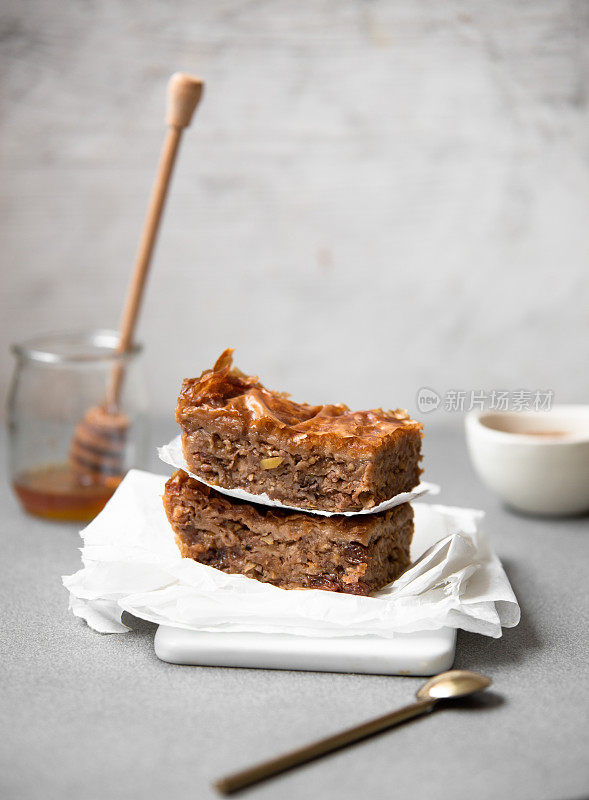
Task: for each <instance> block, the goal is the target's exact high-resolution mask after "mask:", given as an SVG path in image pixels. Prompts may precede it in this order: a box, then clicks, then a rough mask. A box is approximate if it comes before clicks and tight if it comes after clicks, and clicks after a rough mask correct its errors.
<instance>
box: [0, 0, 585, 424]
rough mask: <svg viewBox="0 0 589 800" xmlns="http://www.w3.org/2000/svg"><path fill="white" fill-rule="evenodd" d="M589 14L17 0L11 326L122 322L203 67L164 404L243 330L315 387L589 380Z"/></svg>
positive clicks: (485, 7)
mask: <svg viewBox="0 0 589 800" xmlns="http://www.w3.org/2000/svg"><path fill="white" fill-rule="evenodd" d="M588 8H589V4H587V3H585V2H580V3H566V2H558V3H555V2H552V0H545V1H541V0H531V1H528V2H513V0H512V1H511V2H503V1H502V0H499V1H497V0H495V2H491V1H490V0H489V2H445V3H437V2H433V1H431V2H424V1H423V0H422V1H421V2H419V1H418V2H409V0H402V1H401V0H399V2H385V1H384V0H373V1H372V2H358V1H357V0H355V1H353V2H347V3H342V2H337V1H336V0H314V1H313V2H299V0H276V1H275V2H255V1H253V0H252V1H250V2H248V0H218V1H217V2H200V1H198V2H195V0H173V1H172V2H155V0H143V2H136V1H135V0H133V2H128V1H125V0H101V2H64V0H30V1H29V2H19V1H18V0H5V2H4V3H3V6H2V11H1V17H0V24H1V48H2V51H1V52H2V56H1V70H0V77H1V81H2V95H3V98H2V121H1V146H2V166H1V169H2V180H1V189H0V191H1V193H2V208H3V213H2V218H1V225H2V232H1V234H2V248H1V257H2V282H3V292H2V295H3V304H4V310H3V313H2V315H1V319H0V326H1V333H2V340H3V341H4V342H5V343H6V342H7V340H10V339H18V338H21V337H24V336H27V335H29V334H31V333H34V332H37V331H43V330H47V329H53V328H60V327H64V326H67V327H79V326H85V325H92V326H105V325H109V326H113V325H116V324H117V322H118V316H119V309H120V305H121V298H122V294H123V291H124V289H125V287H126V282H127V277H128V275H129V271H130V267H131V264H132V261H133V256H134V251H135V246H136V241H137V238H138V234H139V229H140V225H141V222H142V218H143V213H144V210H145V205H146V198H147V195H148V191H149V189H150V186H151V181H152V177H153V172H154V167H155V164H156V161H157V157H158V152H159V148H160V144H161V141H162V133H163V124H162V115H163V99H164V91H165V84H166V80H167V77H168V76H169V74H170V73H171V72H173V71H175V70H177V69H184V70H188V71H193V72H196V73H198V74H200V75H202V76H203V77H204V78H205V80H206V82H207V90H206V96H205V99H204V101H203V103H202V105H201V108H200V110H199V113H198V118H197V120H196V122H195V124H194V125H193V127H192V128H191V129H190V130H189V133H188V135H187V136H186V139H185V141H184V144H183V148H182V152H181V156H180V162H179V165H178V170H177V174H176V176H175V180H174V183H173V187H172V195H171V198H170V203H169V206H168V209H167V213H166V216H165V220H164V228H163V231H162V236H161V238H160V241H159V246H158V249H157V254H156V258H155V262H154V269H153V275H152V279H151V282H150V285H149V292H148V297H147V302H146V305H145V308H144V313H143V316H142V320H141V333H140V338H141V339H142V340H143V341H144V342H145V344H146V346H147V351H146V365H147V367H148V370H149V375H150V385H151V394H152V401H153V406H154V408H155V409H156V410H157V411H158V412H159V413H169V412H170V410H171V407H172V405H173V403H174V400H175V396H176V393H177V389H178V385H179V382H180V379H181V378H182V377H183V376H184V375H188V374H195V373H198V372H199V371H200V370H201V369H202V368H203V367H205V366H208V365H209V364H210V363H211V361H212V359H213V358H214V357H215V356H216V355H217V354H218V352H219V351H220V350H221V349H222V348H224V347H225V346H227V345H233V346H235V347H237V348H238V357H239V363H240V364H241V365H242V366H243V368H245V369H248V370H252V371H257V372H258V373H259V374H260V375H261V376H262V377H263V378H265V379H266V380H267V382H268V383H269V384H271V385H274V386H276V387H280V388H284V389H290V390H291V391H292V393H294V394H295V396H298V397H299V398H300V399H309V400H314V401H316V400H335V401H337V400H344V401H347V402H348V403H350V404H353V405H380V404H383V405H385V406H391V405H392V406H397V405H402V406H409V407H414V405H415V404H414V396H415V391H416V389H417V388H418V387H419V386H421V385H423V384H427V385H429V386H433V387H434V388H436V389H438V390H439V391H444V390H446V389H448V388H452V387H454V388H492V387H495V388H503V389H510V388H522V387H526V388H529V389H536V388H552V389H554V391H555V392H556V397H557V399H558V400H562V401H571V400H578V401H583V400H585V401H586V400H587V394H588V390H589V374H588V373H589V370H588V369H587V362H588V359H587V338H588V337H587V333H588V329H589V317H588V313H587V312H588V308H587V306H588V303H587V286H588V278H587V272H588V256H589V237H588V235H587V225H588V220H589V191H588V190H589V158H588V156H589V146H588V132H589V122H588V115H587V87H588V83H589V76H588V51H587V45H588V41H589V39H588V35H587V34H588V31H589V24H588V21H589V15H588ZM0 358H1V362H2V363H1V381H2V387H0V388H2V390H5V385H6V383H7V380H8V374H9V372H10V367H11V364H10V356H9V354H8V352H7V349H6V347H5V346H4V345H3V347H2V349H1V355H0ZM441 416H443V415H441ZM433 417H434V415H432V421H433ZM440 418H441V417H440V415H438V417H437V419H438V420H440Z"/></svg>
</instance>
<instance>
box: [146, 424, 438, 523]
mask: <svg viewBox="0 0 589 800" xmlns="http://www.w3.org/2000/svg"><path fill="white" fill-rule="evenodd" d="M157 452H158V455H159V457H160V458H161V460H162V461H163V462H164V463H165V464H169V465H170V466H171V467H174V469H183V470H184V472H187V473H188V474H189V475H190V476H191V477H192V478H195V479H196V480H197V481H200V482H201V483H204V484H206V486H210V487H211V488H212V489H215V490H216V491H217V492H221V494H226V495H227V496H228V497H235V498H236V499H237V500H247V501H248V503H261V504H262V505H264V506H274V507H276V508H289V509H290V510H291V511H305V512H306V513H307V514H319V515H320V516H322V517H331V516H333V515H334V514H336V513H337V514H338V515H340V516H344V517H354V516H356V515H357V514H377V513H378V512H379V511H386V510H387V509H389V508H394V507H395V506H400V505H402V504H403V503H410V502H411V501H412V500H416V499H417V498H418V497H422V496H423V495H424V494H428V493H429V494H438V493H439V491H440V487H439V486H436V484H435V483H420V484H419V486H416V487H415V489H413V490H412V491H410V492H403V493H402V494H396V495H395V496H394V497H391V498H390V500H385V501H384V502H382V503H380V504H379V505H377V506H374V508H365V509H364V510H363V511H338V512H334V511H320V510H318V509H310V508H300V507H299V506H288V505H286V504H285V503H281V502H280V501H279V500H272V499H270V498H269V497H268V495H267V494H266V493H265V492H262V493H261V494H252V493H251V492H246V491H245V489H225V488H224V487H223V486H217V485H216V484H214V483H208V481H205V480H204V479H203V478H201V477H200V476H199V475H196V474H195V473H194V472H191V471H190V470H189V469H188V465H187V463H186V459H185V458H184V453H183V452H182V438H181V437H180V436H176V438H175V439H172V441H171V442H169V443H168V444H165V445H163V447H158V449H157Z"/></svg>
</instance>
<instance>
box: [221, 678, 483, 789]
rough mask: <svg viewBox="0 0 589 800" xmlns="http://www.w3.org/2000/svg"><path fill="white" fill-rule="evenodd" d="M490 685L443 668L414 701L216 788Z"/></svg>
mask: <svg viewBox="0 0 589 800" xmlns="http://www.w3.org/2000/svg"><path fill="white" fill-rule="evenodd" d="M490 685H491V679H490V678H487V677H485V675H481V674H479V673H478V672H468V671H467V670H459V669H455V670H451V671H450V672H442V673H440V674H439V675H436V676H435V677H434V678H431V679H430V680H429V681H428V682H427V683H424V684H423V686H422V687H421V689H419V690H418V692H417V702H416V703H412V704H411V705H409V706H405V708H400V709H398V710H397V711H393V712H391V713H389V714H384V716H382V717H377V718H376V719H372V720H370V721H369V722H363V723H362V724H361V725H356V726H355V727H353V728H348V729H347V730H345V731H342V732H341V733H336V734H334V735H333V736H328V737H327V738H326V739H321V740H320V741H318V742H313V743H312V744H307V745H305V746H304V747H301V748H299V749H298V750H292V751H291V752H290V753H285V754H284V755H283V756H278V758H272V759H270V761H264V762H263V763H262V764H258V765H257V766H255V767H250V768H249V769H244V770H242V771H241V772H235V773H234V774H233V775H228V776H226V777H225V778H220V779H219V780H218V781H216V782H215V788H216V789H217V790H218V791H219V792H221V794H232V793H233V792H237V791H239V790H240V789H244V788H245V787H246V786H251V785H252V784H253V783H258V781H262V780H265V779H266V778H270V777H272V776H273V775H278V773H280V772H284V771H285V770H287V769H291V767H296V766H298V765H299V764H305V763H306V762H307V761H311V760H312V759H315V758H318V756H322V755H325V754H326V753H331V752H333V751H334V750H339V749H340V748H341V747H345V746H346V745H348V744H352V743H353V742H357V741H359V740H360V739H365V738H366V737H367V736H372V734H374V733H380V731H384V730H386V729H387V728H392V727H393V725H398V724H399V723H400V722H405V721H406V720H408V719H411V718H412V717H417V716H419V714H424V713H425V712H426V711H430V710H432V709H433V708H434V707H435V705H436V703H437V702H438V700H450V699H455V698H458V697H466V696H467V695H469V694H473V693H474V692H479V691H480V690H481V689H486V688H487V687H488V686H490Z"/></svg>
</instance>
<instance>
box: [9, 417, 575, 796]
mask: <svg viewBox="0 0 589 800" xmlns="http://www.w3.org/2000/svg"><path fill="white" fill-rule="evenodd" d="M171 430H172V429H171V427H170V432H171ZM162 466H163V465H162ZM154 467H155V463H154ZM157 471H159V472H165V471H166V470H165V469H158V470H157ZM426 473H427V478H428V479H429V480H432V481H436V482H439V483H440V484H442V486H443V492H442V495H441V496H440V498H439V502H444V503H446V504H448V505H463V506H469V507H475V508H482V509H485V510H486V511H487V519H486V523H485V527H486V530H487V532H488V534H489V535H490V537H491V539H492V541H493V544H494V546H495V549H496V551H497V552H498V554H499V556H500V557H501V558H502V560H503V563H504V565H505V568H506V571H507V573H508V575H509V577H510V579H511V581H512V584H513V587H514V589H515V592H516V594H517V596H518V598H519V601H520V604H521V607H522V621H521V623H520V625H519V626H518V627H517V628H514V629H511V630H506V631H505V632H504V635H503V638H501V639H499V640H495V639H488V638H485V637H482V636H476V635H473V634H466V633H463V632H461V633H459V638H458V650H457V657H456V667H461V668H469V669H476V670H481V671H483V672H485V673H487V674H488V675H490V676H491V677H492V678H493V682H494V686H493V691H492V692H489V693H488V694H485V695H481V698H480V700H479V701H478V702H474V701H470V702H467V701H465V702H464V703H463V704H462V705H461V706H460V707H452V708H447V709H444V710H440V711H438V712H436V713H435V714H433V715H431V716H430V717H427V718H422V719H420V720H417V721H415V722H412V723H409V724H407V725H405V726H404V727H402V728H398V729H397V730H393V731H389V732H387V733H384V734H382V735H380V736H378V737H376V738H373V739H371V740H368V741H365V742H363V743H361V744H359V745H356V746H354V747H353V748H349V749H347V750H345V751H341V752H339V753H337V754H335V755H332V756H329V757H327V758H324V759H322V760H321V761H317V762H315V763H313V764H310V765H308V766H306V767H304V768H301V769H299V770H297V771H294V772H291V773H289V774H287V775H284V776H282V777H280V778H278V779H276V780H274V781H270V782H268V783H266V784H265V785H262V786H259V787H257V788H252V789H250V790H248V792H247V794H244V796H247V797H251V798H256V799H257V798H260V800H261V799H262V798H276V797H280V798H281V800H290V798H293V799H294V798H303V797H317V798H322V799H323V798H325V799H326V800H327V799H328V798H334V800H335V799H336V798H337V800H348V799H349V800H358V798H374V800H380V798H383V800H384V799H385V798H386V800H393V798H396V797H399V798H404V799H405V800H422V799H423V800H431V798H446V797H448V798H450V797H451V798H452V800H473V798H477V800H486V798H516V799H517V800H525V799H527V798H530V800H531V799H532V798H533V800H544V799H546V800H557V799H560V800H565V799H566V798H581V797H586V796H587V795H588V794H589V766H588V754H589V741H588V740H589V737H588V728H589V726H588V724H587V723H588V715H587V699H588V693H587V678H588V668H587V655H588V653H587V639H586V632H587V606H588V604H587V596H588V590H587V567H588V565H589V561H588V554H589V520H588V518H583V519H570V520H559V521H545V520H544V521H542V520H537V519H532V518H527V517H523V516H517V515H515V514H512V513H509V512H507V511H506V510H504V509H503V508H502V507H501V505H500V504H499V502H498V501H497V500H496V499H495V498H494V497H493V496H492V495H491V494H490V493H489V492H488V491H487V490H486V489H484V488H483V487H482V486H481V484H480V483H479V482H478V480H477V479H476V478H475V476H474V475H473V473H472V470H471V468H470V465H469V463H468V459H467V455H466V451H465V446H464V442H463V439H462V436H461V433H460V432H459V431H450V430H448V431H446V430H433V431H430V432H429V435H428V436H427V437H426ZM0 487H1V491H2V492H3V498H2V499H3V509H4V513H3V515H2V542H3V554H4V557H3V559H2V560H3V567H4V577H3V579H2V581H1V582H0V592H1V593H2V601H1V602H2V613H3V624H2V628H1V632H0V636H1V638H2V652H3V655H2V673H3V675H2V680H1V681H0V692H1V701H0V707H1V716H0V719H1V727H2V736H1V737H0V754H1V756H0V758H1V763H0V767H1V775H0V790H1V794H2V797H4V798H41V797H42V798H60V800H69V798H76V800H85V799H86V798H100V799H101V800H104V799H105V798H119V797H120V798H126V799H127V800H133V799H134V798H142V800H145V798H155V797H157V798H159V797H174V798H176V797H177V798H198V799H199V800H200V799H201V798H207V797H215V796H216V794H215V792H214V791H213V790H212V788H211V785H210V784H211V780H212V779H213V778H215V777H217V776H219V775H221V774H224V773H226V772H227V771H228V770H229V771H232V770H234V769H237V768H240V767H243V766H246V765H250V764H251V763H252V762H255V761H258V760H259V759H263V758H267V757H270V756H272V755H276V754H278V753H281V752H282V751H283V750H285V749H288V748H292V747H294V746H298V745H300V744H302V743H304V742H307V741H309V740H311V739H314V738H316V737H320V736H323V735H326V734H328V733H331V732H334V731H337V730H339V729H340V728H342V727H345V726H349V725H352V724H354V723H356V722H360V721H361V720H364V719H367V718H369V717H371V716H374V715H377V714H380V713H383V712H384V711H385V710H389V709H392V708H394V707H395V706H398V705H401V704H404V703H405V702H407V701H409V700H410V699H411V697H412V695H413V693H414V692H415V690H416V689H417V688H418V686H419V685H420V684H421V682H422V681H421V680H419V679H413V678H396V677H393V678H391V677H381V676H364V675H340V674H326V673H311V672H281V671H272V670H245V669H228V668H211V667H203V668H199V667H179V666H173V665H169V664H165V663H162V662H160V661H158V659H157V658H156V657H155V655H154V652H153V632H154V626H152V625H150V624H147V623H142V622H139V621H138V622H137V623H136V628H137V629H136V631H135V632H133V633H129V634H121V635H100V634H97V633H95V632H94V631H92V630H90V629H89V628H88V627H86V625H85V624H84V623H83V622H81V621H80V620H78V619H76V618H74V617H73V616H72V615H71V614H70V613H69V612H68V608H67V594H66V591H65V590H64V588H63V587H62V585H61V578H60V576H61V575H63V574H69V573H72V572H74V571H75V570H76V569H78V567H79V564H80V557H79V551H78V547H79V545H80V541H79V538H78V534H77V529H76V528H75V527H74V526H68V525H62V524H57V523H48V522H44V521H42V520H39V519H34V518H32V517H27V516H25V515H24V514H23V513H22V512H21V511H20V509H19V508H18V506H17V503H16V500H15V499H14V497H13V496H12V494H11V492H10V490H9V488H8V482H7V479H6V477H3V479H2V480H1V481H0Z"/></svg>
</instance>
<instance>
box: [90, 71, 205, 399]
mask: <svg viewBox="0 0 589 800" xmlns="http://www.w3.org/2000/svg"><path fill="white" fill-rule="evenodd" d="M203 86H204V84H203V81H201V80H200V79H199V78H195V77H194V76H193V75H187V74H186V73H184V72H176V73H175V74H174V75H172V77H171V78H170V80H169V81H168V90H167V112H166V123H167V125H168V131H167V133H166V138H165V141H164V146H163V149H162V154H161V157H160V163H159V166H158V170H157V174H156V179H155V183H154V185H153V189H152V192H151V198H150V201H149V206H148V208H147V215H146V217H145V223H144V225H143V232H142V235H141V239H140V241H139V248H138V250H137V255H136V258H135V267H134V269H133V275H132V277H131V283H130V285H129V289H128V293H127V299H126V301H125V306H124V308H123V315H122V318H121V324H120V327H119V344H118V348H117V352H118V353H126V352H127V351H128V350H129V348H130V347H131V345H132V342H133V335H134V333H135V326H136V323H137V317H138V316H139V309H140V306H141V300H142V298H143V290H144V289H145V282H146V279H147V273H148V271H149V265H150V263H151V257H152V255H153V249H154V246H155V241H156V237H157V233H158V229H159V225H160V220H161V217H162V211H163V209H164V204H165V202H166V196H167V193H168V187H169V185H170V177H171V175H172V170H173V169H174V162H175V160H176V155H177V153H178V145H179V144H180V137H181V135H182V131H183V129H184V128H186V127H187V126H188V125H190V121H191V119H192V115H193V113H194V110H195V109H196V107H197V105H198V103H199V100H200V98H201V96H202V92H203ZM123 377H124V368H123V364H122V363H118V364H117V365H116V366H115V367H114V368H113V371H112V374H111V378H110V383H109V386H108V389H107V397H106V406H107V408H109V409H116V408H117V406H118V401H119V396H120V392H121V386H122V381H123Z"/></svg>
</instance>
